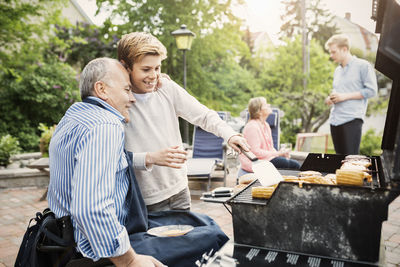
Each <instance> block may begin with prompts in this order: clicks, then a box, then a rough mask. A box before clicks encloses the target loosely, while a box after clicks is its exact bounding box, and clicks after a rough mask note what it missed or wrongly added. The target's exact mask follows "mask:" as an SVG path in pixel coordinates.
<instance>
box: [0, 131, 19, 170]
mask: <svg viewBox="0 0 400 267" xmlns="http://www.w3.org/2000/svg"><path fill="white" fill-rule="evenodd" d="M20 151H21V149H20V147H19V142H18V140H17V138H15V137H12V136H11V135H9V134H7V135H4V136H3V137H1V139H0V166H7V165H8V164H10V163H11V161H10V158H11V156H12V155H14V154H17V153H18V152H20Z"/></svg>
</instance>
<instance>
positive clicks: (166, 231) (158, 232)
mask: <svg viewBox="0 0 400 267" xmlns="http://www.w3.org/2000/svg"><path fill="white" fill-rule="evenodd" d="M193 228H194V227H193V226H191V225H164V226H159V227H155V228H151V229H149V230H148V231H147V233H148V234H150V235H155V236H160V237H167V236H181V235H184V234H186V233H188V232H190V231H192V230H193Z"/></svg>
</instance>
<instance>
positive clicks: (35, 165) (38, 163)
mask: <svg viewBox="0 0 400 267" xmlns="http://www.w3.org/2000/svg"><path fill="white" fill-rule="evenodd" d="M26 167H28V168H30V169H37V170H39V171H41V172H43V173H44V174H46V175H47V176H50V169H49V158H40V159H37V160H35V161H33V162H32V163H30V164H29V165H27V166H26ZM47 191H48V189H46V192H44V194H43V196H42V197H41V198H40V201H42V200H45V199H46V197H47Z"/></svg>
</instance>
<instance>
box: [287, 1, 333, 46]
mask: <svg viewBox="0 0 400 267" xmlns="http://www.w3.org/2000/svg"><path fill="white" fill-rule="evenodd" d="M282 2H283V4H284V5H285V14H284V15H282V16H281V19H282V20H283V22H284V23H283V24H282V26H281V37H282V38H294V37H295V36H297V35H300V34H301V32H302V27H301V25H302V24H301V0H282ZM305 2H306V24H307V35H308V38H312V39H315V40H317V41H318V42H319V44H320V45H322V46H323V45H324V44H325V42H326V41H327V40H328V39H329V37H331V36H332V35H334V34H336V33H337V31H338V29H337V27H336V26H335V25H334V24H333V19H334V16H333V15H332V14H331V13H330V12H329V11H328V10H327V9H326V8H325V7H324V5H323V4H322V3H321V0H307V1H305Z"/></svg>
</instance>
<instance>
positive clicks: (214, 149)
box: [193, 126, 224, 159]
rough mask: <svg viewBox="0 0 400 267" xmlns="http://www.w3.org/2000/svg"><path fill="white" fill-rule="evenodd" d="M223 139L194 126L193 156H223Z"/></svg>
mask: <svg viewBox="0 0 400 267" xmlns="http://www.w3.org/2000/svg"><path fill="white" fill-rule="evenodd" d="M223 142H224V139H222V138H221V137H218V136H216V135H214V134H212V133H210V132H207V131H204V130H203V129H201V128H200V127H197V126H195V129H194V137H193V158H219V159H222V158H223V147H222V143H223Z"/></svg>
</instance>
